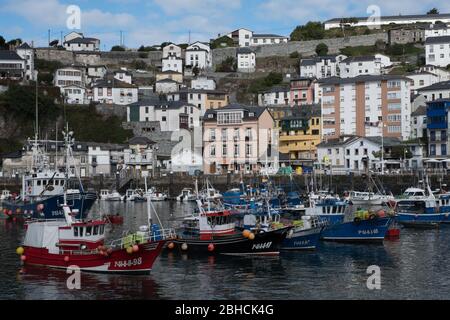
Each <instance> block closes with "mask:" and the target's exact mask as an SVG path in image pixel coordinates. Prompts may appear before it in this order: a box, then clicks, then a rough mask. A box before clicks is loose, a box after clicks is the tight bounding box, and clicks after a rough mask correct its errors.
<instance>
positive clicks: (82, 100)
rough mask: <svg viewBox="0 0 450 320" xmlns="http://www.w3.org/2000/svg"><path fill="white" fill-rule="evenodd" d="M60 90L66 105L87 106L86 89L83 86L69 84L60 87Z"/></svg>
mask: <svg viewBox="0 0 450 320" xmlns="http://www.w3.org/2000/svg"><path fill="white" fill-rule="evenodd" d="M60 90H61V93H62V94H64V96H65V97H66V103H68V104H89V100H88V99H87V96H86V88H85V87H83V86H79V85H76V84H71V85H67V86H63V87H61V88H60Z"/></svg>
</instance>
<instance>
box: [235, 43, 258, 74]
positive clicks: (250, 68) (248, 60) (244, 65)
mask: <svg viewBox="0 0 450 320" xmlns="http://www.w3.org/2000/svg"><path fill="white" fill-rule="evenodd" d="M236 54H237V69H238V71H240V72H255V69H256V54H255V52H254V51H253V50H251V49H249V48H239V49H237V51H236Z"/></svg>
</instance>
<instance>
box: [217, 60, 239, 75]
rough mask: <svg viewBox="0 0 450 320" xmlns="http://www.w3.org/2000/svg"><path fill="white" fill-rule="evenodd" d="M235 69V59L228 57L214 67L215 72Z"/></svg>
mask: <svg viewBox="0 0 450 320" xmlns="http://www.w3.org/2000/svg"><path fill="white" fill-rule="evenodd" d="M235 71H236V59H235V58H233V57H228V58H226V59H225V60H224V61H222V62H221V63H220V64H219V65H217V67H216V72H235Z"/></svg>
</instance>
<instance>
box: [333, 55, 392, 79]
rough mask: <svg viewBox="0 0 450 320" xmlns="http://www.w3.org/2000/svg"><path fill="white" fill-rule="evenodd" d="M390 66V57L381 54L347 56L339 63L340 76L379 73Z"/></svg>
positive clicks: (350, 76)
mask: <svg viewBox="0 0 450 320" xmlns="http://www.w3.org/2000/svg"><path fill="white" fill-rule="evenodd" d="M390 66H392V63H391V59H390V58H389V57H387V56H385V55H382V54H376V55H374V56H359V57H358V56H355V57H348V58H346V59H344V60H342V61H341V63H340V65H339V70H340V76H341V77H342V78H353V77H357V76H361V75H380V74H383V73H385V72H384V71H385V69H386V68H388V67H390Z"/></svg>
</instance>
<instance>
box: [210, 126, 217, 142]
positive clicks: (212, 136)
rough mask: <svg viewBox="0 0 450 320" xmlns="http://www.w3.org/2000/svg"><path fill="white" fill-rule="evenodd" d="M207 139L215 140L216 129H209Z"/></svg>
mask: <svg viewBox="0 0 450 320" xmlns="http://www.w3.org/2000/svg"><path fill="white" fill-rule="evenodd" d="M209 140H211V141H215V140H216V130H215V129H210V130H209Z"/></svg>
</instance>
